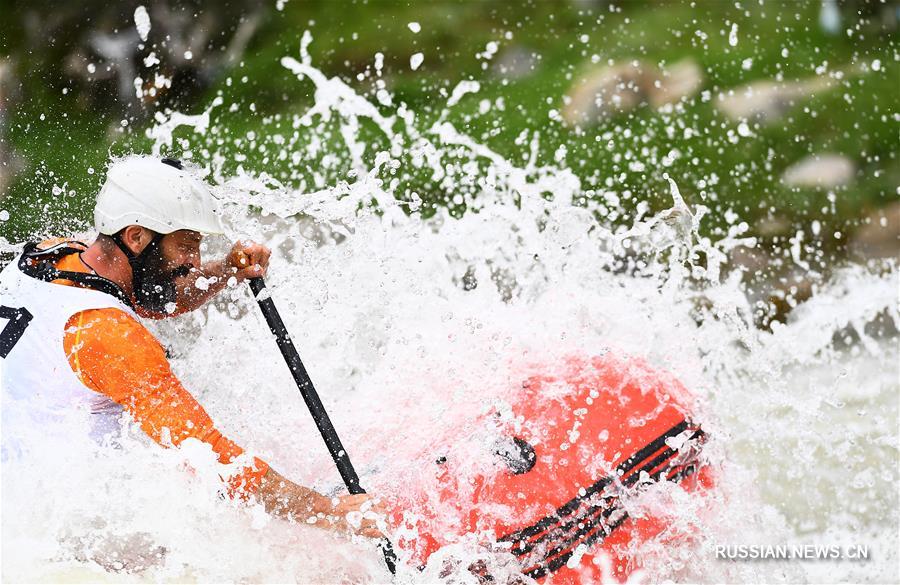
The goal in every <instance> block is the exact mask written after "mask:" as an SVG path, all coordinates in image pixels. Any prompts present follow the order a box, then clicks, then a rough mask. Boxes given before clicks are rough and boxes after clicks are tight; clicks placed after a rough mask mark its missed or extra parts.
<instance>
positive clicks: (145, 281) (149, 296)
mask: <svg viewBox="0 0 900 585" xmlns="http://www.w3.org/2000/svg"><path fill="white" fill-rule="evenodd" d="M161 239H162V238H154V239H153V241H151V242H150V243H149V244H148V245H147V249H145V250H144V251H143V253H142V254H141V255H140V256H139V257H138V258H135V259H134V261H133V262H132V264H131V271H132V275H133V281H132V283H133V286H134V300H135V303H137V305H139V306H140V307H141V308H142V309H146V310H147V311H150V312H151V313H157V314H160V315H168V314H170V313H172V312H174V303H175V300H176V298H177V297H178V291H177V288H176V279H178V278H181V277H183V276H187V275H188V274H189V273H190V271H191V268H192V266H191V265H190V264H182V265H181V266H179V267H178V268H175V269H174V270H165V268H164V266H165V264H166V261H165V259H164V258H163V255H162V247H161V246H160V245H159V242H160V240H161ZM170 305H171V306H170Z"/></svg>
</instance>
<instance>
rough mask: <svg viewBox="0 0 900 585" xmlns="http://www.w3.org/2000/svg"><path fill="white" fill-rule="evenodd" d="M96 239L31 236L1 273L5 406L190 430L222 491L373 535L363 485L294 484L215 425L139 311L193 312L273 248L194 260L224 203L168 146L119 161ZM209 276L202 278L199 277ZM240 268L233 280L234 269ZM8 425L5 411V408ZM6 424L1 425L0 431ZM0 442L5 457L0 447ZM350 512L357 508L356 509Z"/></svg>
mask: <svg viewBox="0 0 900 585" xmlns="http://www.w3.org/2000/svg"><path fill="white" fill-rule="evenodd" d="M94 220H95V225H96V228H97V230H98V231H99V235H98V236H97V239H96V240H95V241H94V243H93V244H91V245H90V246H86V245H84V244H80V243H78V242H71V241H64V240H56V241H50V242H44V243H43V244H41V245H35V244H29V245H27V246H26V247H25V251H24V253H23V254H22V255H21V256H20V257H19V258H17V259H16V260H14V261H13V262H12V263H10V265H9V266H7V267H6V268H5V269H4V270H3V272H2V273H0V318H2V319H6V320H7V321H6V322H5V324H4V321H0V326H3V329H2V330H0V365H2V385H3V393H4V418H6V415H7V414H9V415H14V414H15V413H13V412H7V411H12V410H14V409H15V408H16V405H17V404H22V403H23V402H22V401H25V400H34V399H35V397H38V398H39V400H40V402H41V404H40V408H41V409H42V411H44V412H46V413H53V412H62V411H65V410H68V409H73V408H74V409H86V410H88V411H89V412H90V426H91V429H92V430H91V433H92V436H94V437H96V438H98V439H102V438H103V437H106V436H109V435H110V434H114V433H115V432H116V431H117V430H118V428H119V424H120V419H121V415H122V413H123V411H125V412H127V413H128V414H129V415H130V416H131V417H132V418H133V419H134V420H135V421H136V422H137V423H138V424H139V425H140V426H141V428H142V429H143V430H144V431H145V432H146V433H147V434H148V435H149V436H150V437H151V438H153V440H155V441H156V442H157V443H159V444H161V445H164V446H178V445H180V444H181V443H182V442H183V441H184V440H186V439H188V438H194V439H198V440H201V441H204V442H206V443H208V444H209V445H211V447H212V449H213V451H214V452H215V453H216V454H217V456H218V459H219V461H220V462H221V463H223V464H231V463H232V462H236V463H242V465H243V469H242V470H241V471H240V472H238V473H236V474H234V475H231V476H230V477H227V478H225V479H226V480H227V483H228V486H229V493H231V494H232V495H236V496H237V497H240V498H243V499H246V498H249V497H255V498H257V499H258V500H259V501H260V502H261V503H262V504H263V505H264V506H265V508H266V510H267V511H269V512H270V513H272V514H274V515H278V516H283V517H293V518H298V519H302V520H304V521H310V520H309V519H311V518H312V517H313V516H315V517H316V521H315V524H316V525H318V526H322V527H326V528H330V529H334V530H338V531H350V530H352V531H355V532H357V533H359V534H362V535H364V536H369V537H378V536H381V532H380V531H379V530H378V528H377V526H376V523H375V520H374V519H373V518H374V516H375V515H373V514H365V515H364V517H363V519H362V521H361V523H359V522H354V525H353V526H351V524H350V523H349V522H348V520H347V514H348V513H350V512H358V511H365V510H369V509H371V507H372V503H371V502H369V501H368V496H366V495H348V496H343V497H340V498H334V499H332V498H327V497H325V496H323V495H321V494H318V493H316V492H315V491H313V490H311V489H309V488H306V487H303V486H300V485H297V484H294V483H292V482H290V481H289V480H287V479H285V478H284V477H282V476H281V475H279V474H278V473H277V472H276V471H275V470H274V469H272V468H271V467H270V466H269V465H268V464H266V463H265V462H264V461H262V460H260V459H258V458H249V457H247V456H245V455H244V456H242V454H243V449H241V447H239V446H238V445H236V444H235V443H233V442H232V441H230V440H229V439H227V438H226V437H224V436H222V434H221V433H220V432H219V431H217V430H216V428H215V426H214V425H213V422H212V420H211V419H210V417H209V416H208V415H207V413H206V412H205V411H204V410H203V408H202V407H201V406H200V404H199V403H197V401H196V400H195V399H194V398H193V397H192V396H191V394H190V393H189V392H188V391H187V390H185V388H184V387H183V386H182V385H181V383H180V382H179V381H178V379H177V378H176V377H175V375H174V374H173V373H172V370H171V368H170V366H169V363H168V361H167V359H166V356H165V351H164V350H163V348H162V346H161V345H160V344H159V342H158V341H157V340H156V339H155V338H154V337H153V335H152V334H151V333H150V332H149V331H148V330H147V329H146V328H145V327H144V326H143V325H141V323H140V321H139V317H146V318H153V319H159V318H164V317H168V316H173V315H178V314H181V313H184V312H186V311H191V310H193V309H196V308H197V307H199V306H201V305H202V304H203V303H205V302H206V301H208V300H209V299H211V298H212V297H213V296H214V295H215V294H216V293H218V292H219V291H221V290H222V289H223V288H225V287H226V286H227V285H228V283H229V281H231V283H232V284H235V281H236V282H241V281H243V280H245V279H247V278H253V277H257V276H263V275H265V273H266V270H267V267H268V263H269V255H270V251H269V250H268V249H267V248H266V247H265V246H262V245H260V244H255V243H252V242H237V243H235V244H234V245H233V246H232V248H231V251H230V252H229V253H228V255H227V256H226V258H225V259H224V260H221V261H218V262H210V263H207V264H203V265H201V263H200V242H201V239H202V237H203V234H220V233H222V232H223V228H222V224H221V220H220V217H219V209H218V204H217V201H216V200H215V198H214V197H213V196H212V194H211V193H210V192H209V190H208V189H207V187H206V185H205V184H204V183H203V181H202V180H200V179H199V178H198V177H197V176H195V175H194V174H193V173H191V172H190V171H189V170H188V169H185V168H184V167H183V166H182V164H181V163H180V162H179V161H177V160H173V159H162V160H160V159H157V158H152V157H145V156H130V157H128V158H125V159H123V160H120V161H118V162H114V163H113V164H112V165H111V166H110V168H109V172H108V176H107V180H106V183H105V184H104V186H103V188H102V190H101V191H100V194H99V196H98V198H97V204H96V208H95V210H94ZM201 277H202V278H203V279H204V280H203V281H200V280H199V279H200V278H201ZM232 279H234V280H232ZM4 424H5V421H4ZM5 442H6V436H4V443H5ZM7 451H8V449H7V445H6V444H4V458H5V457H6V456H7ZM353 516H354V517H355V518H357V519H358V517H359V514H354V515H353Z"/></svg>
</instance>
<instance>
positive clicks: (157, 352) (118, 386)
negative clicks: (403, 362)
mask: <svg viewBox="0 0 900 585" xmlns="http://www.w3.org/2000/svg"><path fill="white" fill-rule="evenodd" d="M63 347H64V350H65V352H66V354H67V357H68V361H69V364H70V366H71V367H72V370H73V371H74V372H75V374H76V375H77V376H78V377H79V379H80V380H81V381H82V382H83V383H84V384H85V385H86V386H88V387H89V388H91V389H93V390H95V391H96V392H99V393H100V394H104V395H106V396H108V397H109V398H110V399H112V400H113V401H114V402H117V403H118V404H121V405H122V406H123V407H124V408H125V409H126V410H127V411H128V413H129V414H131V416H132V417H133V418H134V420H135V421H136V422H137V423H138V424H139V425H140V426H141V428H142V429H143V430H144V432H145V433H147V435H149V436H150V437H151V438H152V439H153V440H154V441H156V442H157V443H159V444H161V445H163V446H169V445H174V446H178V445H180V444H181V443H182V442H183V441H185V440H186V439H188V438H194V439H198V440H200V441H203V442H205V443H207V444H209V445H210V446H211V447H212V449H213V451H214V452H215V453H216V454H217V456H218V458H219V461H220V462H221V463H224V464H229V463H232V461H233V460H234V459H236V458H237V457H238V456H240V455H241V454H242V453H243V449H241V448H240V447H239V446H238V445H236V444H235V443H234V442H232V441H231V440H229V439H228V438H227V437H224V436H223V435H222V434H221V433H220V432H219V431H218V430H217V429H216V428H215V425H214V424H213V421H212V419H211V418H210V417H209V415H208V414H207V413H206V411H205V410H204V409H203V407H202V406H201V405H200V404H199V403H198V402H197V400H196V399H195V398H194V397H193V396H191V394H190V393H189V392H188V391H187V390H186V389H185V388H184V386H182V385H181V382H180V381H179V380H178V378H177V377H176V376H175V374H174V373H173V372H172V370H171V367H170V366H169V362H168V360H167V359H166V356H165V352H164V350H163V348H162V346H160V344H159V342H158V341H157V340H156V338H154V337H153V335H152V334H151V333H150V332H149V331H147V329H146V328H144V326H143V325H141V324H140V323H138V322H137V321H135V320H134V319H133V318H132V317H131V316H129V315H128V314H126V313H124V312H123V311H120V310H118V309H89V310H87V311H81V312H80V313H76V314H75V315H73V316H72V317H71V318H70V319H69V322H68V323H67V326H66V331H65V337H64V341H63ZM228 483H229V485H230V486H231V489H232V493H236V494H237V495H239V496H241V497H247V496H251V495H254V494H255V495H256V497H257V498H258V499H259V500H260V502H261V503H262V504H263V505H264V506H265V508H266V510H267V511H269V512H270V513H272V514H274V515H278V516H281V517H287V518H293V519H295V520H297V521H298V522H308V523H310V524H313V525H315V526H321V527H325V528H330V529H332V530H337V531H352V532H356V533H358V534H362V535H365V536H379V535H380V534H381V533H380V532H378V529H377V528H376V527H375V523H374V521H373V520H372V519H369V518H367V519H363V518H362V516H363V515H364V514H365V513H366V512H367V511H369V509H370V508H371V506H372V504H371V503H368V498H369V497H368V496H367V495H358V496H344V497H341V498H327V497H325V496H323V495H321V494H319V493H317V492H315V491H313V490H311V489H309V488H305V487H303V486H300V485H297V484H295V483H293V482H291V481H289V480H288V479H286V478H284V477H282V476H281V475H280V474H278V473H276V472H275V471H274V470H272V469H271V467H269V465H268V464H266V463H265V462H264V461H261V460H259V459H256V458H254V459H253V461H252V463H250V464H249V465H248V466H247V467H245V468H244V469H243V470H242V471H241V472H239V473H238V474H236V475H234V476H232V477H231V478H228ZM348 514H350V515H351V516H350V519H348V518H347V515H348ZM369 515H371V514H369ZM313 517H314V518H315V520H314V521H312V522H310V519H311V518H313ZM350 520H360V522H358V523H356V522H351V521H350Z"/></svg>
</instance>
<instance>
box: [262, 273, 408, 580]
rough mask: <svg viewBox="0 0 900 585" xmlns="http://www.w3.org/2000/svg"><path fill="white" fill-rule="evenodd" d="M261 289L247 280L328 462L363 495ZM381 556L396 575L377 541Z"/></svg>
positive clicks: (386, 546)
mask: <svg viewBox="0 0 900 585" xmlns="http://www.w3.org/2000/svg"><path fill="white" fill-rule="evenodd" d="M265 288H266V282H265V281H264V280H263V279H262V278H261V277H257V278H251V279H250V289H251V290H252V291H253V295H254V296H255V297H256V302H257V303H258V304H259V308H260V310H261V311H262V314H263V317H265V319H266V323H267V324H268V325H269V330H270V331H271V332H272V335H274V336H275V343H277V344H278V349H280V350H281V355H282V356H283V357H284V361H285V362H286V363H287V365H288V368H289V369H290V370H291V374H292V375H293V376H294V382H296V383H297V388H298V389H299V390H300V394H301V395H302V396H303V400H304V401H305V402H306V406H307V408H309V413H310V414H311V415H312V417H313V420H314V421H315V423H316V427H318V429H319V433H321V435H322V438H323V439H324V440H325V446H326V447H328V452H329V453H331V458H332V459H333V460H334V464H335V465H336V466H337V468H338V472H339V473H340V474H341V479H343V480H344V485H346V486H347V491H349V492H350V493H351V494H364V493H366V490H364V489H363V488H362V486H360V485H359V476H358V475H356V470H355V469H353V464H352V463H351V462H350V457H349V456H348V455H347V451H346V450H345V449H344V446H343V445H342V444H341V439H340V437H338V434H337V431H336V430H334V425H333V424H331V419H330V418H328V413H327V412H326V411H325V406H324V405H323V404H322V401H321V400H320V399H319V394H318V393H317V392H316V389H315V388H314V387H313V383H312V380H311V379H310V378H309V374H308V373H307V372H306V368H305V367H304V366H303V362H302V361H300V354H298V353H297V348H296V347H294V342H293V341H291V335H290V333H288V330H287V327H285V326H284V321H282V320H281V315H279V314H278V309H276V308H275V302H274V301H273V300H272V298H271V297H270V296H264V295H262V294H261V293H262V292H263V290H265ZM381 552H382V553H383V554H384V562H385V564H386V565H387V568H388V570H389V571H390V572H391V573H396V571H397V555H396V553H394V548H393V546H392V545H391V542H390V541H389V540H388V539H386V538H385V539H383V540H382V541H381Z"/></svg>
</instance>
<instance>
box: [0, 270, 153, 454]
mask: <svg viewBox="0 0 900 585" xmlns="http://www.w3.org/2000/svg"><path fill="white" fill-rule="evenodd" d="M106 308H114V309H119V310H121V311H124V312H125V313H127V314H129V315H131V316H132V317H135V314H134V312H133V311H132V310H131V309H130V308H129V307H128V306H127V305H125V304H124V303H123V302H121V301H120V300H119V299H117V298H115V297H114V296H112V295H109V294H106V293H103V292H99V291H96V290H91V289H87V288H79V287H74V286H65V285H60V284H52V283H50V282H45V281H42V280H39V279H37V278H34V277H32V276H29V275H27V274H25V273H24V272H22V270H21V269H20V268H19V258H17V259H15V260H14V261H13V262H11V263H10V264H9V265H8V266H7V267H6V268H5V269H3V271H2V272H0V386H2V411H3V412H2V419H3V451H4V458H6V456H7V455H8V454H9V451H10V449H13V445H12V443H14V442H15V436H12V434H14V429H16V428H18V429H25V428H29V427H30V426H33V425H38V426H42V425H51V424H52V422H53V421H55V420H61V419H63V418H67V417H68V418H71V415H73V414H74V415H76V416H77V413H78V412H81V413H89V416H88V417H86V419H87V421H88V423H89V427H90V434H91V436H94V437H95V438H100V437H102V436H105V435H107V434H109V433H111V432H115V431H116V430H118V428H119V420H120V418H121V416H120V415H121V413H122V410H123V408H122V406H121V405H119V404H117V403H115V402H114V401H113V400H112V399H110V398H109V397H108V396H106V395H104V394H100V393H99V392H95V391H94V390H92V389H90V388H88V387H87V386H85V385H84V384H83V383H82V382H81V380H80V379H79V378H78V376H77V375H76V374H75V372H74V371H72V367H71V366H70V365H69V361H68V357H67V356H66V353H65V350H64V347H63V339H64V337H65V328H66V323H67V322H68V320H69V318H70V317H71V316H72V315H74V314H76V313H78V312H81V311H85V310H88V309H106ZM21 425H25V426H21ZM47 431H48V432H50V429H49V428H47Z"/></svg>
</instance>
